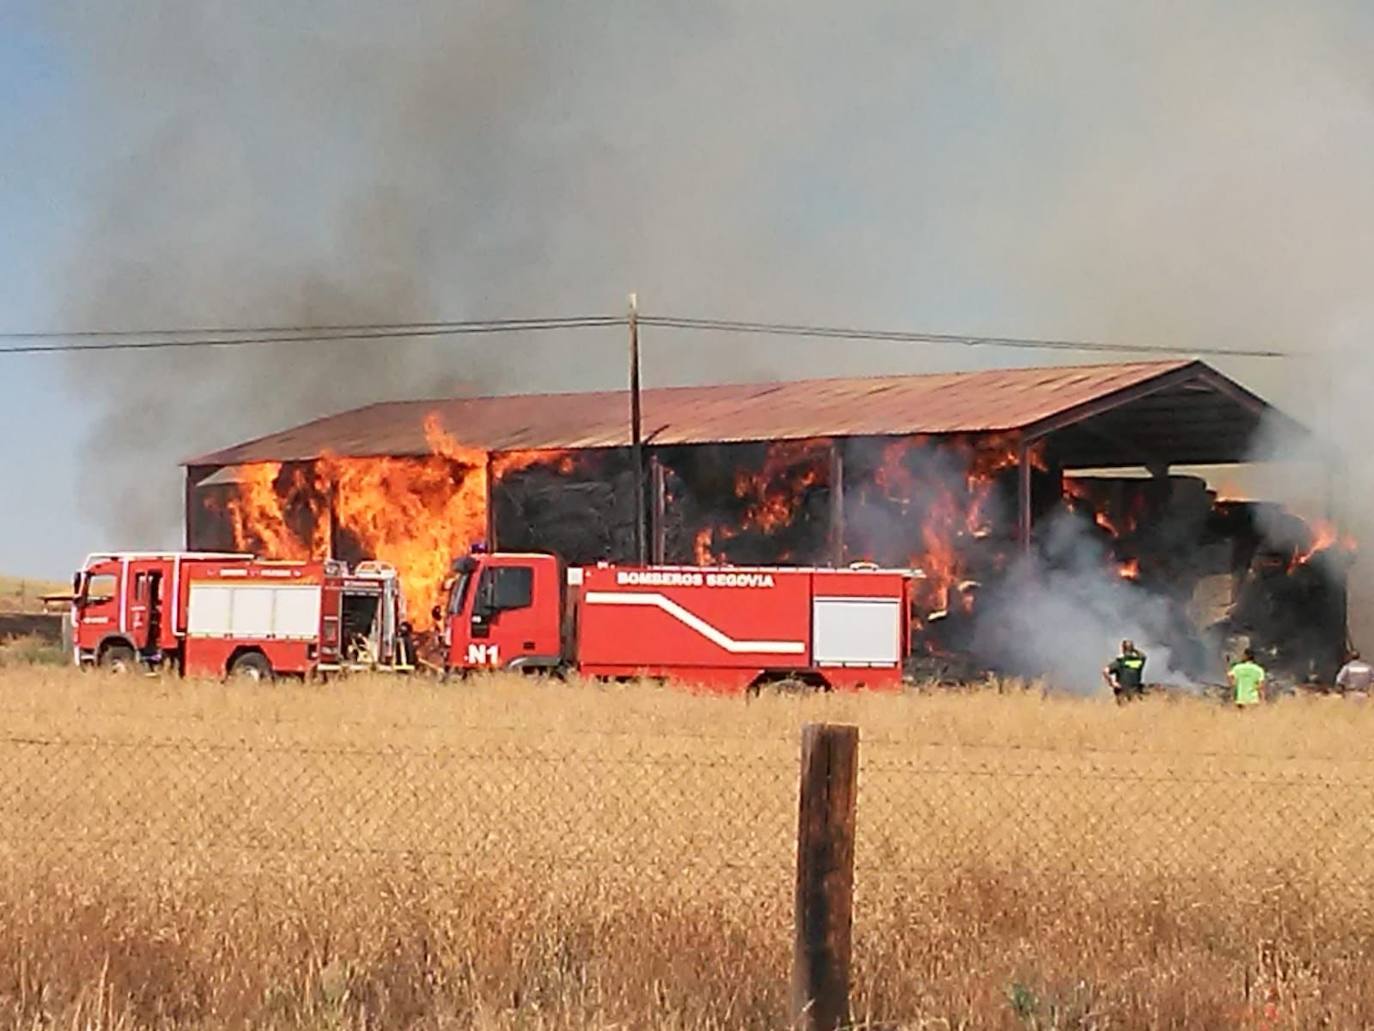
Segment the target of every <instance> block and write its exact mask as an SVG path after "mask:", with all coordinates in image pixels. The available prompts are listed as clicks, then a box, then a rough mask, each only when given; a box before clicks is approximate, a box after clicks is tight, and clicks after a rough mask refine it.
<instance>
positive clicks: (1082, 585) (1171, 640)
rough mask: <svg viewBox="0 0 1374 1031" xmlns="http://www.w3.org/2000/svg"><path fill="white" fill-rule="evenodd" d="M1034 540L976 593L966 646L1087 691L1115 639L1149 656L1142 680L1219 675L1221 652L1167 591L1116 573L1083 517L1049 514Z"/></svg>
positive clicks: (1182, 681) (997, 662) (1185, 680)
mask: <svg viewBox="0 0 1374 1031" xmlns="http://www.w3.org/2000/svg"><path fill="white" fill-rule="evenodd" d="M1039 532H1040V539H1039V541H1038V549H1037V550H1036V551H1035V552H1034V553H1032V554H1029V555H1025V556H1022V557H1020V558H1019V559H1017V561H1016V562H1015V563H1014V564H1013V566H1012V568H1011V570H1010V572H1009V574H1008V575H1007V577H1006V579H1005V580H1004V581H1001V582H999V583H998V584H997V585H996V586H995V588H992V589H990V590H989V591H987V592H986V593H984V594H983V595H982V596H981V597H980V599H979V611H978V617H977V631H976V633H975V637H974V651H975V653H976V654H977V655H978V657H979V658H980V659H982V660H983V661H986V662H989V663H992V664H993V665H994V666H996V667H998V668H1001V669H1003V670H1005V671H1007V672H1010V673H1016V674H1021V675H1027V676H1032V677H1042V676H1043V677H1044V678H1045V679H1046V681H1047V682H1048V684H1049V685H1050V687H1051V688H1052V689H1055V690H1063V691H1071V692H1074V693H1078V694H1094V693H1097V692H1100V691H1102V690H1103V689H1104V685H1103V681H1102V669H1103V667H1105V666H1106V665H1107V664H1108V663H1109V662H1110V661H1111V660H1112V658H1113V657H1115V656H1116V655H1117V653H1118V649H1119V648H1120V645H1121V642H1122V641H1123V640H1130V641H1134V642H1135V644H1136V646H1137V647H1138V648H1139V649H1140V650H1141V651H1143V652H1144V653H1145V655H1146V658H1147V663H1146V668H1145V677H1146V680H1147V681H1148V682H1149V683H1153V684H1163V685H1167V686H1172V687H1179V688H1192V687H1193V686H1194V685H1196V684H1197V683H1198V682H1199V679H1200V678H1201V677H1206V676H1208V675H1211V676H1216V675H1218V674H1219V665H1220V661H1221V657H1220V654H1219V653H1217V652H1216V651H1215V649H1213V650H1208V648H1207V647H1206V646H1205V645H1204V644H1203V643H1202V642H1201V641H1200V640H1198V639H1197V638H1196V636H1195V635H1194V633H1193V632H1192V630H1191V628H1190V627H1189V626H1188V625H1187V623H1186V621H1183V620H1181V619H1180V614H1179V610H1178V608H1177V607H1176V606H1175V605H1174V604H1173V603H1172V602H1171V601H1170V600H1169V599H1168V598H1166V597H1165V596H1163V595H1161V594H1156V593H1153V592H1151V591H1149V590H1146V589H1144V588H1143V587H1141V586H1140V585H1138V584H1137V583H1135V582H1133V581H1129V580H1124V579H1122V578H1121V577H1119V576H1117V575H1116V573H1115V572H1114V564H1113V563H1112V562H1111V561H1110V555H1109V554H1108V552H1107V550H1106V548H1105V547H1104V546H1103V544H1102V543H1101V542H1100V541H1099V540H1098V539H1096V538H1095V537H1094V536H1093V535H1092V534H1091V533H1090V532H1089V528H1088V524H1087V523H1086V521H1084V520H1083V519H1082V518H1081V517H1079V516H1076V515H1073V514H1071V513H1063V512H1061V513H1057V514H1056V515H1054V516H1053V517H1051V518H1050V519H1049V520H1047V521H1046V522H1045V523H1044V524H1043V525H1042V526H1041V527H1040V531H1039Z"/></svg>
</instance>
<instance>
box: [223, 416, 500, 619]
mask: <svg viewBox="0 0 1374 1031" xmlns="http://www.w3.org/2000/svg"><path fill="white" fill-rule="evenodd" d="M424 428H425V440H426V442H427V443H428V445H429V448H430V452H431V453H430V454H428V455H424V456H420V457H381V458H344V457H340V456H338V455H333V454H325V455H323V456H321V457H320V459H319V460H318V461H316V462H315V463H314V468H313V472H307V471H306V469H305V467H297V468H296V469H294V470H293V472H292V473H291V475H290V476H289V477H286V478H283V476H282V466H281V464H280V463H275V462H264V463H261V464H259V465H253V466H248V467H247V468H246V470H245V474H244V476H243V478H242V479H241V481H240V483H239V484H238V491H237V496H236V497H234V498H233V499H231V500H230V502H229V504H228V506H227V512H228V515H229V520H230V527H231V530H232V532H233V535H234V544H235V547H237V548H239V549H241V550H244V551H253V552H256V553H259V554H262V555H264V556H265V557H268V558H279V559H281V558H286V559H308V558H317V559H318V558H324V557H326V556H328V555H329V554H330V553H331V551H336V550H337V548H336V547H332V546H331V545H336V544H337V543H338V542H335V541H333V540H332V539H331V536H332V535H331V530H332V528H333V527H334V526H337V528H338V532H339V534H340V536H343V537H347V538H349V539H350V540H351V541H352V542H353V543H354V544H355V545H356V547H357V549H358V550H359V551H360V552H361V553H362V554H363V555H365V556H366V557H368V558H375V559H379V560H381V561H383V562H389V563H390V564H391V565H393V566H395V567H396V569H397V572H398V573H399V575H400V578H401V588H402V593H403V596H404V598H405V603H406V613H407V618H409V619H410V621H411V622H412V623H413V624H414V625H415V627H416V628H417V629H419V630H424V629H428V628H429V626H430V625H431V624H432V622H433V621H432V619H431V617H430V611H429V610H430V606H431V605H433V604H434V603H435V602H436V601H437V600H438V598H439V594H440V590H441V588H442V585H443V582H444V578H445V576H446V575H447V573H448V570H449V566H450V561H451V558H452V556H453V555H454V554H458V553H461V552H464V551H466V550H467V549H468V548H469V547H470V546H471V545H472V543H473V542H474V541H477V540H480V539H482V538H483V537H484V536H485V534H486V525H487V455H486V452H484V451H479V450H477V449H475V448H469V447H465V446H463V445H462V444H459V443H458V442H457V441H456V440H454V439H453V438H452V437H450V436H449V435H448V434H447V433H445V432H444V430H443V427H442V426H441V425H440V423H439V420H438V418H437V416H434V415H430V416H429V417H428V418H426V420H425V427H424ZM284 480H285V482H283V481H284ZM297 506H299V507H302V508H303V509H305V510H306V512H307V514H308V515H309V517H310V523H311V527H312V528H311V531H310V535H309V538H308V539H307V538H305V537H303V536H301V535H300V534H298V533H297V532H296V531H295V530H293V528H292V520H291V519H290V518H289V513H290V511H291V510H292V509H293V508H295V507H297Z"/></svg>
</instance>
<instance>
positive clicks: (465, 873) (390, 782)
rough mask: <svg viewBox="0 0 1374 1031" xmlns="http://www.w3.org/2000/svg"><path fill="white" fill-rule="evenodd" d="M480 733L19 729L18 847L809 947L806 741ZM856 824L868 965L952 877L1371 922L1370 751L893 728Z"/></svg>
mask: <svg viewBox="0 0 1374 1031" xmlns="http://www.w3.org/2000/svg"><path fill="white" fill-rule="evenodd" d="M242 729H243V728H238V730H240V731H241V730H242ZM289 731H290V727H286V728H285V729H284V731H283V733H288V734H289ZM231 733H232V732H231ZM359 733H361V731H359ZM463 736H464V737H467V738H470V740H468V741H467V743H465V744H461V745H453V744H448V743H445V744H442V745H427V744H424V743H423V742H417V743H415V744H413V745H411V744H395V743H388V744H385V745H378V744H375V743H372V742H368V741H366V740H360V741H357V742H350V741H346V740H344V741H339V742H335V743H328V744H320V743H318V742H304V741H293V740H290V739H289V737H286V738H283V739H282V740H263V739H261V735H260V734H256V733H255V734H254V736H252V737H251V739H250V738H249V737H247V736H244V737H243V739H241V740H234V739H232V737H231V736H230V733H226V735H225V736H224V737H222V738H216V737H214V736H213V735H212V734H207V735H205V736H203V737H198V738H185V737H171V736H168V737H156V736H152V737H149V736H139V737H120V736H118V735H117V734H114V733H111V734H104V735H102V734H99V733H96V734H91V735H86V736H69V735H44V734H23V733H13V732H12V733H0V770H3V771H4V774H3V776H0V859H3V860H4V861H5V862H6V863H7V864H8V865H9V866H10V868H11V869H14V868H16V867H18V866H21V865H22V863H23V862H25V861H29V862H35V863H36V862H40V861H41V863H42V864H43V866H44V867H45V868H46V869H49V870H54V869H56V870H60V869H61V866H62V864H63V863H72V864H76V867H77V868H78V869H85V870H86V871H87V876H88V872H89V869H90V866H89V864H90V862H91V861H92V860H95V861H97V862H98V864H99V868H100V870H101V871H102V874H103V875H108V876H125V877H129V878H158V877H163V876H171V875H173V874H174V875H175V876H176V877H177V878H180V879H183V880H185V879H186V878H196V877H200V878H203V879H205V880H206V881H207V882H214V881H218V880H221V879H230V880H232V881H233V882H234V883H236V884H239V885H243V884H245V883H246V884H248V885H250V886H251V885H254V884H268V883H272V882H274V881H279V880H282V879H305V880H319V879H322V878H329V879H333V880H342V881H347V880H348V879H349V878H350V877H376V876H378V875H379V872H385V871H404V872H405V874H406V875H407V876H413V877H422V878H424V879H426V880H427V881H430V882H432V883H436V884H441V885H442V884H444V883H452V882H455V881H464V882H471V881H480V880H484V879H505V880H507V881H509V882H511V883H515V884H518V885H519V886H520V889H521V890H522V891H526V892H529V893H538V892H541V891H547V892H556V891H566V890H568V888H569V886H570V885H571V886H579V885H580V886H582V887H583V888H585V887H587V886H588V885H592V886H594V888H595V890H596V891H597V892H599V893H601V894H603V895H604V896H605V897H607V898H611V899H614V898H616V897H629V896H630V895H633V897H635V898H636V899H640V900H643V899H645V898H648V899H650V900H651V901H653V902H655V903H658V904H661V905H664V906H668V905H684V904H685V905H689V906H694V907H709V908H718V909H722V910H724V909H730V910H737V911H738V910H746V911H748V912H749V913H751V914H753V915H755V916H756V917H757V918H758V919H759V920H760V921H761V922H762V923H763V924H764V925H765V926H767V927H770V928H773V931H772V932H770V933H775V935H776V938H777V948H778V949H779V951H780V952H784V951H785V950H786V949H787V948H788V946H789V943H790V928H791V926H792V915H793V913H792V907H793V902H794V889H795V885H796V871H797V835H798V762H797V742H796V740H795V739H789V738H783V737H777V738H763V739H759V738H743V737H731V736H726V735H722V736H720V737H713V736H699V735H698V736H690V737H689V736H682V737H674V736H672V735H671V734H668V735H665V736H663V737H660V738H652V739H651V738H646V737H643V736H628V735H626V736H619V735H596V734H586V735H579V734H577V733H558V734H553V735H549V736H547V737H545V738H540V737H534V738H530V737H528V736H527V735H521V734H519V733H517V732H516V731H514V730H512V731H509V732H491V731H482V730H480V729H477V728H474V729H473V730H472V731H471V732H470V734H464V735H463ZM855 835H856V837H855V849H854V857H855V858H854V869H855V876H854V881H855V898H854V914H855V916H854V941H855V950H856V952H857V953H862V951H863V948H864V941H865V935H866V933H867V931H868V929H870V928H872V927H874V926H876V925H877V924H878V923H881V922H882V921H883V920H887V919H891V914H892V913H894V912H897V911H898V910H901V911H903V912H907V911H909V908H910V905H911V902H910V900H911V899H912V898H913V897H917V896H920V897H926V895H928V894H929V893H930V891H931V890H932V889H931V885H932V884H936V883H949V884H957V883H962V884H970V883H975V882H976V880H977V878H980V877H981V878H985V879H986V878H989V877H991V878H996V879H1000V880H1001V881H1003V882H1004V883H1006V884H1009V885H1012V886H1013V887H1014V888H1015V890H1016V892H1018V893H1019V895H1018V897H1020V898H1023V899H1026V900H1030V901H1028V902H1027V904H1031V901H1033V899H1034V898H1035V896H1036V895H1037V893H1039V894H1041V895H1045V896H1049V895H1051V894H1055V893H1060V895H1062V893H1063V892H1074V891H1077V890H1079V889H1080V888H1081V887H1082V886H1084V885H1095V886H1096V888H1098V889H1100V888H1102V887H1103V886H1105V887H1106V888H1107V889H1109V890H1111V889H1115V888H1118V887H1120V886H1123V885H1136V884H1142V883H1157V884H1161V885H1169V886H1173V887H1174V888H1180V887H1182V888H1187V889H1188V890H1191V891H1195V892H1201V893H1202V894H1201V895H1200V896H1199V897H1206V893H1207V892H1209V891H1215V892H1216V893H1217V897H1218V898H1220V897H1222V896H1224V897H1225V898H1226V899H1227V900H1228V902H1227V904H1235V900H1237V899H1240V898H1242V897H1243V895H1244V891H1245V890H1249V889H1252V890H1253V891H1254V892H1256V893H1261V894H1262V893H1263V892H1265V891H1272V890H1275V887H1276V886H1284V885H1297V886H1300V888H1301V890H1302V891H1304V892H1306V893H1307V894H1308V897H1310V898H1315V899H1323V898H1325V899H1337V898H1338V899H1339V900H1340V903H1341V904H1342V905H1344V906H1347V907H1354V908H1355V909H1356V910H1358V912H1359V913H1360V914H1362V917H1361V919H1367V918H1368V915H1369V913H1370V911H1371V908H1372V907H1371V906H1370V904H1369V903H1370V900H1371V899H1374V891H1371V888H1374V883H1371V882H1374V867H1372V865H1371V863H1370V860H1369V857H1370V856H1371V855H1374V763H1370V762H1365V761H1345V762H1343V761H1336V760H1332V759H1329V758H1323V759H1304V758H1300V757H1294V758H1289V759H1273V758H1262V757H1248V756H1238V755H1202V756H1197V755H1193V756H1181V755H1170V754H1163V753H1158V752H1150V751H1140V752H1087V753H1083V752H1067V751H1064V752H1058V751H1052V750H1037V749H1024V748H1015V749H1013V748H968V747H953V746H948V747H947V746H937V745H931V744H928V743H913V742H907V741H903V740H901V739H899V738H892V737H881V736H875V737H874V738H873V739H872V740H865V741H864V742H863V744H862V745H861V747H860V757H859V774H858V801H857V819H856V826H855ZM83 863H85V864H87V865H86V866H85V867H84V868H83V867H82V866H81V864H83ZM960 878H963V880H962V881H960V880H959V879H960ZM97 888H98V885H92V890H96V889H97ZM923 893H925V894H923Z"/></svg>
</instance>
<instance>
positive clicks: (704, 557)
mask: <svg viewBox="0 0 1374 1031" xmlns="http://www.w3.org/2000/svg"><path fill="white" fill-rule="evenodd" d="M711 536H712V535H711V527H709V526H703V527H702V528H701V529H700V530H698V531H697V535H696V537H695V538H694V539H693V541H692V555H693V556H694V557H695V559H696V563H697V565H699V566H709V565H712V564H713V563H714V562H715V559H714V558H713V557H712V555H711Z"/></svg>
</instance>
